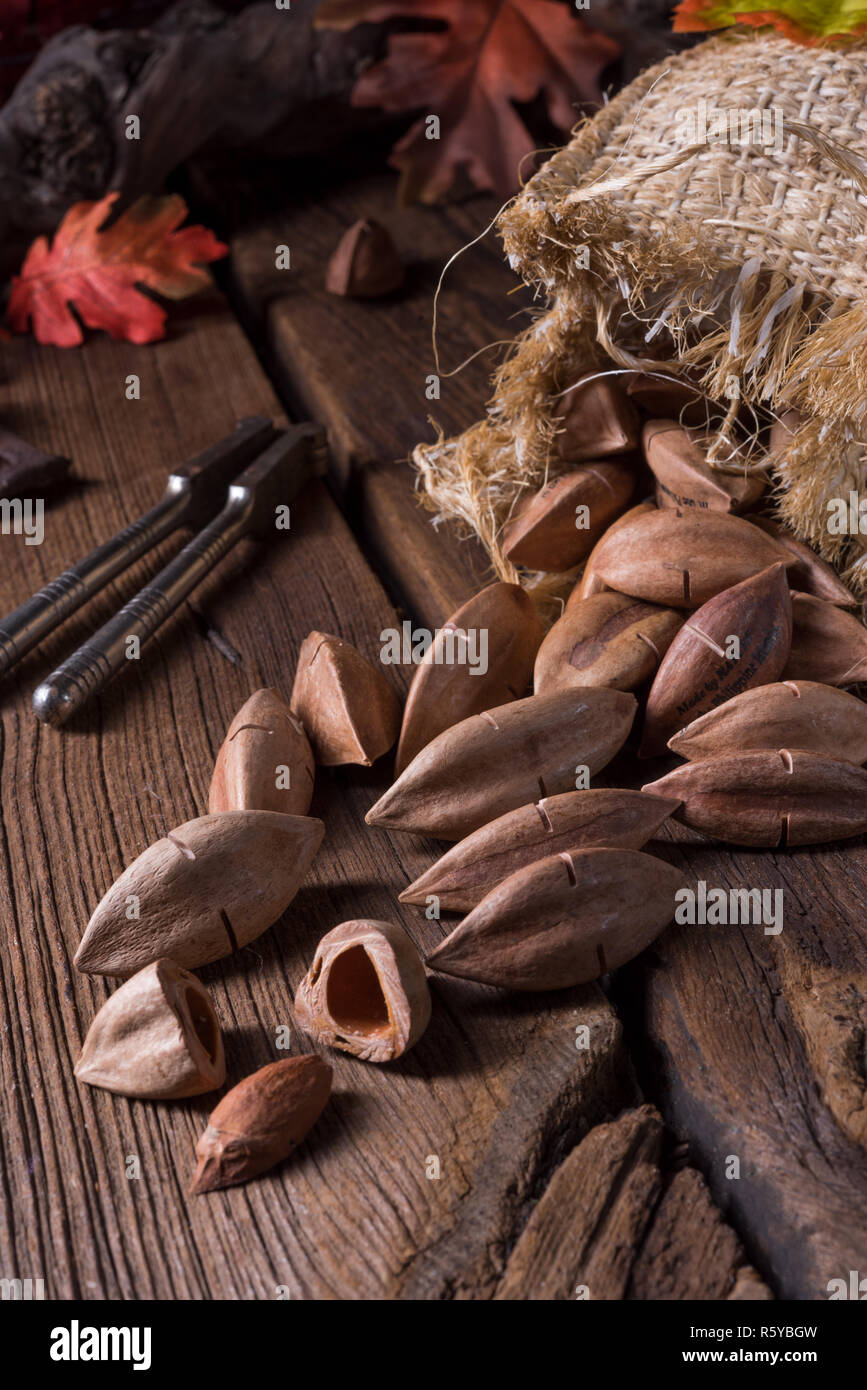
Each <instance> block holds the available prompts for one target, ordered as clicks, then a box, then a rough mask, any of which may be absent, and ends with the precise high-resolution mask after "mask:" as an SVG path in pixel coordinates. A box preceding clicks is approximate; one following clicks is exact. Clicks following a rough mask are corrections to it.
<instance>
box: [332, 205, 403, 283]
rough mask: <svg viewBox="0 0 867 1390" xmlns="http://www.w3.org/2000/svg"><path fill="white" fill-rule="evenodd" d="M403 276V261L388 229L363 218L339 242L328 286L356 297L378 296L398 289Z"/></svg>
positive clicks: (333, 256) (333, 258) (354, 223)
mask: <svg viewBox="0 0 867 1390" xmlns="http://www.w3.org/2000/svg"><path fill="white" fill-rule="evenodd" d="M403 278H404V269H403V262H402V261H401V259H400V256H399V255H398V252H397V247H396V246H395V244H394V242H393V241H392V239H391V237H390V236H389V234H388V232H387V231H386V230H385V228H384V227H383V226H381V224H380V223H379V222H375V221H374V220H373V219H372V218H362V219H360V220H359V221H358V222H353V224H352V226H351V227H350V228H349V229H348V230H347V231H345V232H344V233H343V236H342V237H341V238H340V241H339V242H338V243H337V246H336V247H335V249H334V252H333V253H332V256H331V259H330V261H329V262H328V268H327V270H326V272H325V288H326V289H327V290H329V291H330V293H331V294H340V295H346V296H349V297H351V298H355V299H378V298H379V297H380V296H381V295H385V294H392V293H393V291H394V290H397V289H399V288H400V286H401V285H402V284H403Z"/></svg>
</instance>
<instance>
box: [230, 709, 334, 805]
mask: <svg viewBox="0 0 867 1390" xmlns="http://www.w3.org/2000/svg"><path fill="white" fill-rule="evenodd" d="M313 777H314V762H313V750H312V748H311V747H310V743H309V741H308V739H307V735H306V734H305V732H304V725H303V724H302V723H301V721H300V719H298V718H296V716H295V715H294V714H293V713H292V712H291V710H290V709H289V706H288V705H287V704H286V701H285V700H283V699H281V698H280V696H279V694H278V693H277V691H276V690H257V691H256V692H255V693H254V694H253V695H251V696H250V698H249V700H246V701H245V702H244V704H243V705H242V706H241V708H240V709H239V710H238V713H237V714H236V715H235V718H234V719H233V720H232V722H231V724H230V725H229V728H228V731H227V733H226V737H225V739H224V740H223V743H222V745H221V747H220V751H219V753H218V754H217V761H216V763H215V764H214V775H213V777H212V778H211V789H210V791H209V793H208V810H209V812H212V813H215V812H217V811H282V812H283V814H284V815H289V816H306V815H307V812H308V811H309V810H310V802H311V801H312V799H313Z"/></svg>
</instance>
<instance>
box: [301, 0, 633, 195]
mask: <svg viewBox="0 0 867 1390" xmlns="http://www.w3.org/2000/svg"><path fill="white" fill-rule="evenodd" d="M407 17H411V18H413V19H416V20H421V21H440V23H441V24H444V25H445V27H444V28H441V29H439V30H437V31H433V32H432V31H430V30H414V31H412V32H411V33H398V34H391V35H389V39H388V51H387V53H386V56H385V58H384V59H383V60H382V61H381V62H379V63H375V64H374V65H373V66H372V67H370V68H368V69H367V70H366V71H365V72H364V73H362V75H361V77H360V78H359V80H358V82H357V83H356V85H355V88H354V91H353V93H352V101H353V103H354V104H355V105H356V106H379V107H381V108H382V109H383V110H385V111H412V110H415V111H418V110H423V111H425V112H426V113H432V114H434V115H436V116H437V117H438V118H439V123H440V131H439V138H438V139H430V138H429V135H428V126H427V121H426V118H425V117H422V118H421V119H420V120H417V121H416V122H415V124H414V125H413V126H411V128H410V129H409V131H408V132H407V134H406V135H405V136H404V137H403V139H402V140H400V141H399V142H398V144H397V145H395V147H394V150H393V151H392V158H391V163H392V164H394V165H396V166H397V168H399V169H400V170H401V173H402V175H403V178H402V181H401V199H402V201H404V202H409V201H411V200H412V199H414V198H420V199H421V200H422V201H423V202H433V201H434V200H435V199H437V198H439V197H441V196H442V195H443V194H444V193H446V192H447V191H448V190H449V188H450V187H451V186H452V183H453V181H454V179H455V176H456V174H457V173H458V171H459V170H461V169H463V170H465V171H466V173H467V174H468V175H469V177H470V179H471V180H472V182H473V183H474V184H475V185H476V186H477V187H478V188H487V189H494V190H495V191H496V192H497V193H498V194H499V195H500V196H501V197H502V198H507V197H509V196H510V194H512V193H514V192H515V189H516V188H517V187H518V184H519V181H520V176H521V173H522V172H523V173H527V172H528V170H527V167H526V163H525V161H526V157H527V155H528V154H530V153H531V152H532V150H533V148H534V142H533V139H532V137H531V135H530V132H529V131H528V130H527V127H526V125H525V124H524V121H523V119H522V118H521V116H520V114H519V112H518V110H517V109H516V107H515V105H514V103H515V102H530V101H532V100H533V99H534V98H535V97H537V96H539V95H540V94H541V95H542V97H543V98H544V101H545V105H546V108H547V111H548V115H549V117H550V119H551V121H552V123H553V124H554V125H555V126H558V127H559V128H560V129H561V130H563V131H566V130H569V129H570V128H571V127H572V126H573V125H574V124H575V123H576V121H577V120H578V118H579V116H580V114H581V111H580V107H581V105H582V104H584V103H588V102H591V103H595V102H599V101H600V100H601V92H600V90H599V86H598V79H599V74H600V73H601V71H602V69H603V68H604V67H605V65H606V64H607V63H610V62H611V61H612V60H613V59H614V58H616V57H617V56H618V54H619V52H620V49H619V47H618V45H617V44H616V43H614V41H613V40H612V39H609V38H607V37H606V36H605V35H604V34H599V33H595V32H594V31H593V30H591V29H588V28H587V27H586V25H584V24H583V23H582V22H581V20H580V19H579V18H578V17H577V15H576V14H575V13H574V11H573V10H572V9H571V7H570V6H568V5H565V4H562V3H560V0H324V3H323V4H322V5H321V6H320V8H319V10H317V14H316V23H317V25H319V26H321V27H323V28H337V29H350V28H352V27H353V26H354V25H356V24H360V23H362V22H364V23H368V22H370V23H379V22H381V21H383V20H388V19H394V18H407Z"/></svg>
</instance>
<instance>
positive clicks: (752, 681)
mask: <svg viewBox="0 0 867 1390" xmlns="http://www.w3.org/2000/svg"><path fill="white" fill-rule="evenodd" d="M791 644H792V602H791V599H790V597H789V586H788V584H787V583H786V569H785V566H784V565H781V564H777V565H771V566H770V567H769V568H768V569H766V570H763V571H762V573H761V574H756V575H753V577H752V578H751V579H745V580H744V581H743V582H742V583H741V584H735V585H734V586H733V588H731V589H725V590H724V591H723V592H722V593H721V594H717V595H716V596H715V597H714V598H712V599H708V601H707V603H705V604H703V605H702V607H701V608H699V609H698V610H697V611H696V612H695V613H693V614H692V615H691V616H690V617H689V618H687V620H686V622H685V623H684V625H683V627H682V628H681V630H680V632H679V633H678V634H677V636H676V637H675V639H674V641H673V642H672V644H671V646H670V647H669V649H668V651H667V652H666V654H665V656H664V657H663V659H662V663H661V665H660V667H659V670H658V671H657V673H656V679H655V680H654V682H653V685H652V686H651V688H650V694H649V695H648V697H647V710H646V714H645V719H644V734H643V738H642V742H641V752H640V756H641V757H643V758H652V757H656V756H657V755H658V754H660V753H664V752H665V747H666V744H667V743H668V740H669V739H670V738H671V736H672V735H673V734H676V733H677V731H678V729H682V728H683V726H684V724H686V723H688V722H689V720H690V719H694V718H696V717H697V716H698V715H700V714H705V713H706V712H707V710H709V709H713V708H714V707H715V706H716V705H721V704H723V703H724V702H725V701H726V700H729V699H731V697H732V696H733V695H739V694H740V693H741V691H743V690H749V689H751V688H752V687H753V686H756V685H767V684H768V683H769V682H771V681H775V680H778V679H779V677H780V675H781V674H782V672H783V669H784V667H785V665H786V662H787V661H788V659H789V648H790V647H791Z"/></svg>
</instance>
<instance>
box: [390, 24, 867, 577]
mask: <svg viewBox="0 0 867 1390" xmlns="http://www.w3.org/2000/svg"><path fill="white" fill-rule="evenodd" d="M702 100H703V101H704V102H705V103H707V105H708V106H712V107H714V108H728V109H731V110H734V111H745V110H747V111H748V110H750V109H751V108H761V109H762V110H766V111H768V113H769V117H768V118H769V119H770V117H773V119H774V121H776V122H777V123H778V125H777V129H778V130H779V131H781V133H782V139H781V140H779V141H777V143H778V144H781V148H779V149H777V148H774V147H773V146H772V145H768V144H762V143H759V142H758V141H757V140H752V141H748V142H746V143H740V142H732V141H729V142H727V143H720V142H715V143H710V144H709V143H700V144H695V143H694V144H691V145H690V144H687V143H685V140H684V137H683V130H684V128H685V127H684V111H685V110H692V109H694V108H697V107H698V104H699V102H700V101H702ZM865 190H867V44H865V43H864V42H863V41H859V42H857V43H852V44H847V45H845V46H842V47H832V48H815V47H813V48H803V47H799V46H797V45H796V44H794V43H792V42H790V41H789V40H788V39H785V38H783V37H780V36H773V37H768V36H767V34H764V33H763V34H757V35H756V34H752V33H749V34H746V33H740V32H738V33H735V34H728V35H725V36H723V37H718V38H713V39H711V40H708V41H707V42H705V43H703V44H701V45H700V46H699V47H697V48H694V49H692V50H690V51H689V52H686V53H683V54H681V55H680V56H678V57H675V58H672V59H670V60H668V61H666V62H665V63H662V64H660V65H658V66H657V67H655V68H652V69H650V70H648V71H647V72H646V73H644V74H642V76H641V77H639V78H638V79H637V80H636V81H635V82H633V83H632V84H631V85H630V86H629V87H627V88H626V89H625V90H624V91H623V92H621V93H620V94H619V95H618V96H617V97H616V98H615V99H614V100H613V101H612V102H610V104H608V105H607V106H605V107H603V108H602V110H601V111H600V112H599V113H598V115H597V116H595V117H594V118H593V120H591V121H589V122H588V123H586V124H585V125H584V126H583V127H581V128H579V129H578V130H577V131H576V132H575V134H574V135H573V138H572V140H571V142H570V144H569V145H567V146H566V147H565V148H564V149H563V150H561V151H560V152H559V153H557V154H556V155H555V156H554V157H553V158H552V159H550V160H549V161H548V163H547V164H546V165H545V166H544V167H543V168H542V169H540V170H539V172H538V173H537V174H536V175H535V176H534V177H533V178H532V179H531V180H530V182H529V183H528V184H527V185H526V187H525V188H524V189H523V190H522V192H521V193H520V194H519V195H518V196H517V198H516V199H514V200H513V201H512V202H511V203H510V204H508V205H507V207H506V208H505V209H504V210H503V211H502V213H501V214H500V216H499V218H498V223H497V226H498V230H499V233H500V235H501V237H502V240H503V244H504V247H505V250H506V253H507V255H508V258H509V261H510V263H511V264H512V266H513V267H514V268H515V269H516V270H517V271H518V272H519V274H520V275H521V276H522V277H523V278H524V280H525V281H526V282H527V283H528V284H529V285H531V286H533V287H534V288H535V289H536V291H537V297H538V298H539V299H540V300H542V301H543V302H544V303H545V304H546V305H547V308H546V309H545V310H544V312H540V313H539V316H538V317H536V318H535V320H534V321H533V322H532V324H531V326H530V327H529V328H527V329H526V331H525V332H524V333H523V334H522V335H521V336H520V337H519V338H518V339H517V340H516V343H515V345H514V348H513V349H512V350H511V352H510V355H509V356H508V357H507V359H506V361H505V363H504V364H503V366H502V367H501V368H500V369H499V371H498V373H497V375H496V378H495V381H494V395H493V399H492V401H491V403H490V404H489V407H488V414H487V417H486V418H485V419H484V420H482V421H481V422H480V423H478V424H477V425H475V426H473V427H472V428H471V429H469V430H467V431H465V433H464V434H462V435H460V436H458V437H456V438H454V439H449V440H445V439H442V438H441V439H440V440H439V441H438V442H437V443H435V444H421V445H419V446H418V447H417V448H416V450H415V452H414V455H413V458H414V463H415V465H416V468H417V469H418V472H419V479H420V484H419V485H420V488H421V490H422V493H423V496H424V500H425V504H426V505H427V506H428V507H429V508H431V509H432V510H433V511H435V512H436V513H437V514H438V516H439V517H449V518H453V519H456V520H458V521H459V522H461V523H463V524H464V525H465V526H466V527H468V528H469V529H470V530H472V531H474V532H476V534H477V535H478V536H479V537H480V538H481V540H482V542H483V543H484V545H485V546H486V548H487V550H488V552H489V554H490V556H491V560H492V564H493V568H494V570H495V572H496V573H497V574H498V575H499V576H500V577H501V578H507V579H514V578H516V577H517V576H516V572H515V570H514V568H513V567H512V566H511V565H510V564H509V563H508V561H507V560H506V559H505V557H504V555H503V552H502V549H501V546H500V535H501V531H502V527H503V524H504V522H505V521H506V520H507V519H508V517H509V515H510V513H511V511H512V510H513V508H514V505H515V502H516V500H517V499H518V498H519V497H520V496H522V495H523V494H524V492H525V490H526V489H528V488H529V489H532V490H535V489H536V488H537V487H539V486H541V484H542V483H543V482H545V481H546V480H547V478H548V477H550V476H554V475H555V474H556V473H557V472H558V471H563V469H564V468H565V467H567V466H568V465H564V464H562V463H561V462H559V461H558V460H557V458H556V456H555V455H554V454H553V453H552V448H551V442H552V439H553V438H554V436H555V433H556V430H557V424H556V423H555V419H554V414H553V412H554V409H555V407H556V404H557V396H558V393H560V392H563V391H564V390H568V388H569V387H570V385H571V384H573V383H574V382H575V381H576V379H577V378H578V377H579V376H580V375H581V374H582V373H583V372H587V371H591V370H599V371H609V370H618V369H622V368H632V369H635V368H640V369H644V370H646V369H648V368H651V369H658V367H659V363H660V362H667V363H671V362H676V363H679V364H681V365H682V366H683V367H684V368H687V367H688V368H691V369H693V371H694V372H696V373H697V379H698V380H699V382H700V385H701V386H702V388H703V389H704V390H705V391H706V392H707V394H708V395H709V396H710V397H712V398H715V399H718V400H725V399H726V398H727V397H729V398H730V396H731V387H730V384H731V380H732V378H736V381H737V385H738V388H739V390H740V394H741V398H742V399H741V406H744V405H746V406H747V407H754V406H756V405H759V404H760V405H762V406H763V407H764V408H766V409H768V408H770V409H771V410H772V411H773V412H774V413H776V414H779V413H780V412H781V411H783V410H784V409H786V408H787V407H791V406H795V407H797V408H798V409H799V410H801V411H802V412H803V414H804V417H805V418H804V420H803V422H802V424H801V425H800V427H799V428H798V429H797V431H796V433H795V434H794V435H793V436H791V437H790V439H789V440H788V442H787V443H786V444H785V445H784V446H783V447H780V448H778V449H777V451H776V452H775V453H773V454H770V453H766V452H765V451H764V449H761V450H760V449H758V448H755V449H754V450H753V453H752V454H751V456H750V466H751V467H767V468H768V470H769V472H770V475H771V476H772V478H773V480H774V482H775V502H776V508H777V511H778V514H779V516H780V517H781V519H782V520H784V521H785V522H787V523H788V524H789V525H790V526H791V527H792V528H793V529H794V530H795V532H796V533H797V535H798V536H799V537H801V538H802V539H806V540H807V541H809V542H810V543H811V544H812V545H813V546H814V547H815V548H816V549H817V550H819V551H820V552H821V553H822V554H823V555H824V556H825V558H826V559H829V560H831V561H832V562H834V563H835V564H836V565H837V566H838V568H840V569H841V570H844V571H845V572H846V577H847V579H848V581H849V582H850V584H852V586H853V587H854V588H855V590H856V591H857V592H858V593H859V594H860V595H861V596H862V597H867V537H865V536H836V535H832V534H829V531H828V524H827V523H828V510H827V500H828V498H829V497H843V498H848V496H849V492H850V490H855V491H856V492H861V491H863V490H864V486H865V459H867V451H865V447H864V445H863V444H862V440H864V439H865V438H867V434H865V417H867V258H865V248H867V241H865V229H867V196H865ZM582 247H586V248H587V254H588V255H589V268H588V269H583V268H582V267H581V264H580V261H581V259H582V255H583V254H584V253H582V252H581V248H582ZM737 408H738V407H737V403H733V405H732V408H731V410H730V413H729V423H730V422H731V420H732V419H733V413H734V411H735V410H736V409H737ZM722 433H725V430H722ZM721 437H722V436H721ZM723 456H724V455H722V454H721V457H723ZM523 579H524V582H525V583H526V582H529V586H530V587H531V588H532V587H533V578H532V577H531V576H527V575H524V576H523ZM550 587H551V581H550V580H549V579H544V580H542V581H541V586H540V597H541V596H542V593H543V592H544V591H546V590H548V589H549V588H550ZM561 589H562V581H561Z"/></svg>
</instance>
